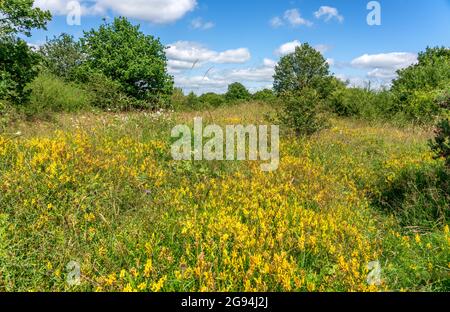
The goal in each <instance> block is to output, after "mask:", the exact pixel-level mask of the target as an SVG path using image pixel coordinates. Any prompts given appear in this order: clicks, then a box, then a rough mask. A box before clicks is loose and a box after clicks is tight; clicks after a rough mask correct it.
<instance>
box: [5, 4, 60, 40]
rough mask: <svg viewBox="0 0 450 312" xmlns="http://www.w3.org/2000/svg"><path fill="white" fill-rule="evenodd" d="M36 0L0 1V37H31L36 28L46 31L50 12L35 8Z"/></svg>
mask: <svg viewBox="0 0 450 312" xmlns="http://www.w3.org/2000/svg"><path fill="white" fill-rule="evenodd" d="M33 3H34V0H1V1H0V37H2V38H3V37H4V36H15V35H17V34H23V35H25V36H26V37H30V36H31V30H32V29H34V28H37V29H45V27H46V25H47V21H49V20H50V19H51V17H52V16H51V14H50V12H48V11H42V10H41V9H39V8H34V7H33Z"/></svg>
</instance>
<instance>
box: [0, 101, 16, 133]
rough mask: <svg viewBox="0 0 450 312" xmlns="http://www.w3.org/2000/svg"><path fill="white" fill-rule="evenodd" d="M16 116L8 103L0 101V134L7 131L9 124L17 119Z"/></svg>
mask: <svg viewBox="0 0 450 312" xmlns="http://www.w3.org/2000/svg"><path fill="white" fill-rule="evenodd" d="M16 115H17V114H16V110H15V109H14V107H13V106H12V105H11V104H10V103H8V102H6V101H4V100H0V133H2V132H3V131H5V130H6V129H7V127H8V125H9V123H10V122H11V121H12V120H14V119H15V118H16V117H17V116H16Z"/></svg>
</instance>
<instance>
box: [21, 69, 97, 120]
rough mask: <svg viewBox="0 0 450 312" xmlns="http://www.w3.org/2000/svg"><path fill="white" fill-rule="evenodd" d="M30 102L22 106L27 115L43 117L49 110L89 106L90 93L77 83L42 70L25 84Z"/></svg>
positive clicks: (64, 110)
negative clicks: (28, 83) (31, 80)
mask: <svg viewBox="0 0 450 312" xmlns="http://www.w3.org/2000/svg"><path fill="white" fill-rule="evenodd" d="M27 90H28V91H29V92H30V93H31V97H30V103H29V104H28V105H26V106H23V107H22V110H23V112H24V113H25V114H26V115H27V116H30V117H31V116H40V117H45V116H46V115H48V113H50V112H76V111H79V110H82V109H86V108H89V107H90V102H91V95H90V93H89V92H88V91H85V90H83V89H82V87H80V86H79V85H77V84H75V83H73V82H67V81H64V80H62V79H61V78H59V77H57V76H55V75H53V74H50V73H46V72H42V73H41V74H40V75H39V76H38V77H37V78H36V79H35V80H33V82H31V83H30V85H29V86H27Z"/></svg>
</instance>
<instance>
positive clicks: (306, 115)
mask: <svg viewBox="0 0 450 312" xmlns="http://www.w3.org/2000/svg"><path fill="white" fill-rule="evenodd" d="M281 103H282V104H281V105H282V109H281V111H279V113H278V118H279V120H280V122H281V123H282V124H283V125H285V126H286V127H289V128H290V129H292V130H294V131H295V133H296V135H297V136H303V135H312V134H314V133H315V132H317V131H319V130H322V129H324V128H326V127H327V126H328V123H327V121H326V119H325V118H324V117H322V116H321V115H320V112H319V109H320V107H321V106H322V105H323V100H322V99H321V97H320V96H319V93H318V92H317V91H316V90H314V89H311V88H304V89H303V90H302V92H301V93H290V92H289V93H285V94H283V96H282V97H281Z"/></svg>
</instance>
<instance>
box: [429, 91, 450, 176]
mask: <svg viewBox="0 0 450 312" xmlns="http://www.w3.org/2000/svg"><path fill="white" fill-rule="evenodd" d="M437 104H438V105H439V106H440V107H441V108H443V109H445V110H447V112H449V109H450V90H449V91H446V92H443V93H442V94H441V95H440V96H439V97H438V101H437ZM435 133H436V137H435V138H434V140H433V141H431V142H430V146H431V149H432V150H433V152H434V153H435V154H436V157H437V158H443V159H444V160H445V164H446V166H447V168H448V169H449V170H450V121H449V118H448V117H447V118H446V119H443V120H441V121H440V122H439V123H438V124H437V127H436V130H435Z"/></svg>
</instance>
